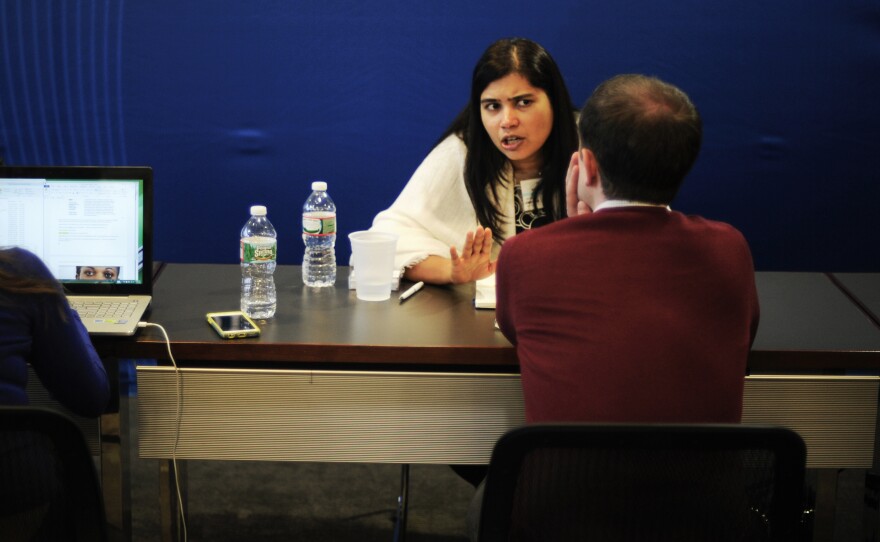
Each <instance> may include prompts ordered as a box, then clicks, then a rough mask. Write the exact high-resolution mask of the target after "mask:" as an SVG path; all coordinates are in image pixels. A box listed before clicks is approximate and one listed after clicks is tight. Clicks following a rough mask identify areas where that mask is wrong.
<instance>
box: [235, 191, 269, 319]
mask: <svg viewBox="0 0 880 542" xmlns="http://www.w3.org/2000/svg"><path fill="white" fill-rule="evenodd" d="M276 238H277V235H276V233H275V227H274V226H273V225H272V223H271V222H269V219H268V218H266V207H265V206H263V205H254V206H253V207H251V218H250V220H248V221H247V223H246V224H245V225H244V227H243V228H242V229H241V243H240V244H239V257H240V260H241V310H242V312H244V313H245V314H247V315H248V316H250V317H251V318H260V319H264V318H272V317H273V316H275V307H276V305H277V298H276V294H275V277H274V274H275V260H276V257H277V247H278V245H277V241H276Z"/></svg>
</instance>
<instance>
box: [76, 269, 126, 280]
mask: <svg viewBox="0 0 880 542" xmlns="http://www.w3.org/2000/svg"><path fill="white" fill-rule="evenodd" d="M118 275H119V268H118V267H115V266H114V267H95V266H84V267H81V268H80V269H79V276H78V277H77V278H78V279H79V280H116V277H117V276H118Z"/></svg>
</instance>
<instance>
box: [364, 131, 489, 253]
mask: <svg viewBox="0 0 880 542" xmlns="http://www.w3.org/2000/svg"><path fill="white" fill-rule="evenodd" d="M466 153H467V149H466V147H465V145H464V142H463V141H462V140H461V139H460V138H458V137H457V136H454V135H452V136H449V137H448V138H446V139H445V140H443V141H442V142H440V144H439V145H437V146H436V147H435V148H434V149H433V150H432V151H431V153H430V154H428V156H427V157H426V158H425V160H424V161H423V162H422V163H421V165H420V166H419V167H418V169H416V171H415V173H414V174H413V176H412V178H410V180H409V182H408V183H407V185H406V187H404V189H403V191H402V192H401V193H400V195H399V196H398V197H397V200H395V202H394V203H393V204H392V205H391V207H389V208H388V209H386V210H384V211H382V212H381V213H379V214H378V215H377V216H376V218H375V219H374V220H373V225H372V228H371V230H373V231H385V232H391V233H396V234H397V235H398V236H399V238H398V241H397V254H396V256H395V259H394V263H395V268H398V269H404V268H406V267H411V266H413V265H415V264H417V263H419V262H421V261H423V260H424V259H426V258H427V257H428V256H442V257H444V258H448V257H449V247H450V246H456V247H458V248H459V249H460V248H461V243H463V242H464V238H465V236H466V235H467V232H468V231H472V230H473V229H475V228H476V226H477V218H476V213H475V212H474V207H473V204H472V203H471V199H470V196H469V195H468V193H467V188H466V187H465V184H464V176H463V170H464V159H465V154H466Z"/></svg>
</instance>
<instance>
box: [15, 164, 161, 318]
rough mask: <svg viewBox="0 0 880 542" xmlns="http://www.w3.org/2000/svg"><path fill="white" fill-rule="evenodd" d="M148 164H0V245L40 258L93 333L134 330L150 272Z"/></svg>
mask: <svg viewBox="0 0 880 542" xmlns="http://www.w3.org/2000/svg"><path fill="white" fill-rule="evenodd" d="M152 206H153V172H152V169H151V168H149V167H103V166H99V167H96V166H76V167H66V166H60V167H59V166H23V167H18V166H7V167H0V247H9V246H17V247H21V248H25V249H27V250H29V251H31V252H33V253H34V254H36V255H37V256H39V257H40V258H41V259H42V260H43V262H45V264H46V266H47V267H48V268H49V270H50V271H51V272H52V274H53V275H54V276H55V278H57V279H58V280H59V281H60V282H61V283H62V284H63V285H64V287H65V289H66V290H67V298H68V300H69V301H70V303H71V305H72V306H73V307H74V308H75V309H76V310H77V312H78V313H79V315H80V318H81V319H82V321H83V324H85V326H86V329H88V331H89V333H91V334H95V335H133V334H134V332H135V331H136V330H137V324H138V322H139V321H140V319H141V317H142V316H143V314H144V311H146V310H147V307H149V304H150V300H151V296H152V274H153V246H152V240H153V234H152V227H153V224H152V218H153V208H152Z"/></svg>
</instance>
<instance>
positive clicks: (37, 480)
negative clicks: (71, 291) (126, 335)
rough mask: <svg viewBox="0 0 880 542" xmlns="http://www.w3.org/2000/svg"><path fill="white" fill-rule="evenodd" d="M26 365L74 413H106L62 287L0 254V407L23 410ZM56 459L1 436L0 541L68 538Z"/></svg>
mask: <svg viewBox="0 0 880 542" xmlns="http://www.w3.org/2000/svg"><path fill="white" fill-rule="evenodd" d="M28 364H30V365H31V366H32V367H33V368H34V371H35V372H36V374H37V376H38V377H39V379H40V381H41V382H42V383H43V386H44V387H45V388H46V389H47V390H48V391H49V393H50V394H51V395H52V396H53V397H54V398H55V399H56V400H57V401H58V402H60V403H61V404H63V405H64V406H66V407H67V408H69V409H70V410H71V411H73V412H75V413H76V414H79V415H81V416H88V417H95V416H99V415H101V414H102V413H103V412H104V411H105V409H106V408H107V404H108V402H109V399H110V384H109V381H108V378H107V372H106V371H105V370H104V365H103V364H102V363H101V358H100V357H98V354H97V352H95V348H94V346H92V343H91V341H90V340H89V336H88V333H87V332H86V330H85V327H84V326H83V325H82V322H80V319H79V316H78V315H77V314H76V312H75V311H74V310H73V309H71V308H70V305H69V304H68V303H67V299H66V298H65V297H64V293H63V291H62V289H61V285H60V284H59V283H58V282H57V281H56V280H55V278H54V277H53V276H52V273H51V272H50V271H49V269H48V268H47V267H46V265H45V264H44V263H43V262H42V261H41V260H40V259H39V258H37V256H35V255H34V254H32V253H30V252H28V251H26V250H22V249H20V248H7V249H0V407H2V406H22V405H27V404H28V403H29V401H28V395H27V391H26V386H27V378H28V367H27V366H28ZM55 459H56V458H55V457H54V455H53V454H52V453H51V452H49V451H48V449H47V448H46V446H45V444H43V443H42V442H41V441H40V439H39V438H37V437H35V436H34V435H33V434H30V433H26V432H2V433H0V473H2V479H0V540H6V539H10V540H32V541H57V540H68V539H69V537H70V533H67V532H65V527H64V522H63V521H62V520H61V518H63V517H64V516H65V514H67V513H68V511H66V510H65V504H64V503H65V500H64V499H63V498H62V491H63V490H62V489H61V486H60V485H59V482H58V477H57V474H56V472H55V469H56V468H57V467H56V466H55Z"/></svg>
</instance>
